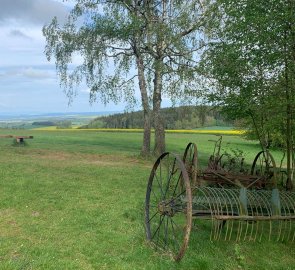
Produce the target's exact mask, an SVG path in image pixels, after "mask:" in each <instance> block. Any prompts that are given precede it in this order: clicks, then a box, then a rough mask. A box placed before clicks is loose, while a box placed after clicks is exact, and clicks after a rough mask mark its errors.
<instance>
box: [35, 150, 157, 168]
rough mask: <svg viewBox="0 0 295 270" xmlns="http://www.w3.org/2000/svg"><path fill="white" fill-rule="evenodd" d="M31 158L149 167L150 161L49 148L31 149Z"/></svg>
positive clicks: (100, 164)
mask: <svg viewBox="0 0 295 270" xmlns="http://www.w3.org/2000/svg"><path fill="white" fill-rule="evenodd" d="M30 156H31V158H34V159H42V160H50V161H63V162H71V163H75V164H77V163H78V164H90V165H99V166H107V167H109V166H111V167H113V166H128V167H130V166H131V167H132V166H135V165H136V166H142V167H145V168H151V163H150V161H147V160H141V159H136V158H134V157H126V156H122V155H101V154H85V153H69V152H64V151H51V150H37V151H36V150H32V151H30Z"/></svg>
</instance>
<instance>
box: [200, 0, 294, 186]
mask: <svg viewBox="0 0 295 270" xmlns="http://www.w3.org/2000/svg"><path fill="white" fill-rule="evenodd" d="M215 5H216V6H215V7H216V9H215V10H214V12H215V14H216V15H217V16H216V20H215V21H214V20H213V21H212V22H211V27H212V29H211V38H212V39H214V41H215V42H214V44H211V45H210V46H209V49H208V50H207V51H206V53H205V54H204V55H203V59H202V66H203V70H204V73H206V76H207V78H209V80H210V82H211V86H212V88H214V89H215V91H213V93H212V95H211V96H210V100H211V101H213V102H216V103H217V104H221V105H223V106H224V109H225V112H227V113H228V114H229V115H230V116H231V117H233V118H242V119H244V120H245V123H246V125H247V126H248V127H249V126H250V127H251V126H252V130H254V131H255V133H256V134H258V136H259V138H260V140H261V143H262V145H263V147H267V146H269V145H270V144H272V143H274V142H277V144H280V145H281V146H283V147H284V148H285V149H286V151H287V167H288V178H289V179H291V178H292V174H293V170H292V168H291V167H292V164H291V163H292V160H293V162H294V157H293V158H292V155H293V148H294V134H295V133H294V132H295V128H294V120H293V119H294V107H295V79H294V74H295V3H294V1H289V0H271V1H268V2H267V4H266V2H265V1H263V0H257V1H250V0H243V1H237V0H226V1H225V0H218V1H216V3H215ZM293 165H294V164H293ZM293 168H294V166H293ZM289 184H290V183H289Z"/></svg>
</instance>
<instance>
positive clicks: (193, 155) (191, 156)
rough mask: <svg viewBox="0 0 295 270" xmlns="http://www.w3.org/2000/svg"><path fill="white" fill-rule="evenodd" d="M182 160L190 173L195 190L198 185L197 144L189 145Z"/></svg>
mask: <svg viewBox="0 0 295 270" xmlns="http://www.w3.org/2000/svg"><path fill="white" fill-rule="evenodd" d="M182 160H183V163H184V165H185V168H186V171H187V173H188V177H189V179H190V183H191V187H192V188H193V187H194V186H196V184H197V163H198V151H197V146H196V144H194V143H189V144H188V145H187V147H186V148H185V151H184V154H183V158H182Z"/></svg>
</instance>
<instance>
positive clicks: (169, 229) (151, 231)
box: [145, 152, 192, 261]
mask: <svg viewBox="0 0 295 270" xmlns="http://www.w3.org/2000/svg"><path fill="white" fill-rule="evenodd" d="M170 157H171V159H172V160H173V162H175V163H174V165H175V166H176V167H177V169H179V170H180V171H179V172H178V173H179V174H181V178H182V181H183V183H184V186H183V188H184V189H183V190H180V191H178V190H177V192H176V194H175V196H172V197H169V196H168V195H171V194H170V193H171V192H172V190H170V191H171V192H170V191H169V194H168V195H167V197H165V195H166V194H163V193H164V192H162V191H161V192H160V193H161V194H162V198H159V199H158V205H157V207H155V205H153V203H154V201H153V202H152V199H151V195H152V194H153V192H156V186H157V185H158V186H160V185H159V179H157V177H158V175H159V170H160V168H162V167H160V166H162V165H161V164H162V163H163V162H164V161H166V160H169V158H170ZM168 171H169V169H168ZM172 171H173V167H172V170H171V175H172V176H171V179H173V177H174V176H173V173H172ZM157 174H158V175H157ZM162 180H163V179H162ZM174 180H175V179H173V180H170V181H171V183H170V184H169V179H168V180H167V183H166V185H165V187H166V188H167V187H168V188H167V190H168V189H170V186H171V187H172V189H178V184H176V185H175V186H173V185H172V181H174ZM175 181H176V180H175ZM178 183H180V181H179V179H178ZM163 186H164V185H163ZM153 189H154V191H153ZM159 189H160V188H159ZM173 191H175V190H173ZM182 193H183V195H185V202H184V203H183V204H184V205H185V209H182V211H175V214H174V215H175V216H171V215H172V214H171V213H169V214H168V212H169V211H168V210H167V213H166V212H165V213H163V212H162V213H160V212H159V211H160V210H159V209H160V207H159V205H161V204H162V203H163V201H165V200H167V201H168V203H169V205H170V203H171V204H174V203H175V204H176V205H177V203H176V202H179V201H180V197H181V196H182ZM154 197H156V196H154ZM164 205H168V204H166V203H165V204H164ZM176 208H177V207H175V209H176ZM171 209H173V207H171ZM180 217H181V219H183V222H184V226H183V227H178V226H176V225H177V224H176V223H175V222H177V221H176V218H180ZM158 218H159V221H157V219H158ZM174 218H175V219H174ZM173 223H174V224H175V225H173ZM155 224H156V225H155ZM165 224H166V225H165ZM154 225H155V226H154ZM157 226H158V227H157ZM162 226H164V231H163V232H164V234H163V233H162ZM165 226H166V227H165ZM191 226H192V196H191V188H190V183H189V177H188V174H187V172H186V169H185V166H184V164H183V162H182V161H181V159H179V158H178V157H177V156H176V155H174V154H171V153H169V152H166V153H164V154H162V155H161V156H160V157H159V158H158V159H157V161H156V162H155V164H154V166H153V169H152V171H151V174H150V178H149V181H148V185H147V191H146V200H145V229H146V238H147V240H148V241H150V243H153V244H154V245H155V247H156V248H159V249H161V250H164V251H169V253H170V254H171V253H172V256H173V258H174V259H175V260H176V261H179V260H181V258H182V257H183V256H184V253H185V251H186V249H187V246H188V242H189V236H190V231H191ZM174 227H175V228H174ZM180 229H181V230H180ZM179 231H180V232H181V233H182V234H181V235H177V232H179ZM168 234H170V235H168ZM162 237H164V244H165V246H164V249H163V243H162V241H163V239H162ZM168 237H170V239H168ZM159 238H160V240H161V241H160V243H159ZM171 238H173V240H171ZM176 241H177V245H176ZM171 242H172V243H174V242H175V243H174V244H172V245H174V247H173V246H171V245H170V243H171ZM166 244H167V245H166Z"/></svg>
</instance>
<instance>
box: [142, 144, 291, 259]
mask: <svg viewBox="0 0 295 270" xmlns="http://www.w3.org/2000/svg"><path fill="white" fill-rule="evenodd" d="M220 157H221V156H220V153H219V151H217V153H215V154H214V155H213V156H212V157H210V159H209V163H208V168H206V169H205V170H204V171H200V170H197V147H196V145H195V144H193V143H190V144H188V146H187V148H186V150H185V153H184V155H183V158H182V159H180V158H179V157H178V156H177V155H175V154H172V153H169V152H166V153H164V154H162V155H161V156H160V157H159V158H158V159H157V160H156V162H155V164H154V166H153V168H152V171H151V174H150V178H149V181H148V185H147V191H146V201H145V228H146V237H147V240H148V241H149V242H150V243H152V244H153V245H154V246H155V247H156V248H157V249H160V250H164V251H167V252H169V253H170V254H172V256H173V257H174V259H175V260H177V261H179V260H180V259H181V258H182V257H183V255H184V253H185V250H186V248H187V246H188V242H189V238H190V233H191V230H192V226H193V225H194V227H196V231H197V232H198V233H207V234H210V239H211V240H212V241H214V240H235V241H244V240H247V241H262V240H264V239H267V240H276V241H292V242H294V241H295V222H294V221H295V192H291V191H279V190H278V189H277V187H276V181H275V180H276V179H275V178H276V168H275V163H274V160H273V158H272V156H271V155H270V154H269V153H268V152H265V153H262V152H260V153H258V155H257V156H256V158H255V159H254V162H253V165H252V168H251V173H250V174H247V173H246V172H245V171H243V170H238V172H236V171H235V172H231V171H227V170H226V169H224V168H223V167H222V162H221V160H222V158H220ZM260 158H262V161H259V159H260ZM193 220H194V222H192V221H193ZM209 232H210V233H209Z"/></svg>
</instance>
